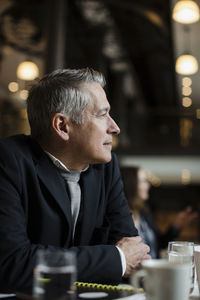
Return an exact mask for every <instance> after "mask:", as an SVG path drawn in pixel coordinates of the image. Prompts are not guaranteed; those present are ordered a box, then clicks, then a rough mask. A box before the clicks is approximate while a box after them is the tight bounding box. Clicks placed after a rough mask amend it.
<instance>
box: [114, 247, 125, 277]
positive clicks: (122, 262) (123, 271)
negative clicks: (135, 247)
mask: <svg viewBox="0 0 200 300" xmlns="http://www.w3.org/2000/svg"><path fill="white" fill-rule="evenodd" d="M116 248H117V249H118V251H119V254H120V258H121V264H122V276H123V275H124V274H125V272H126V258H125V255H124V252H123V251H122V250H121V249H120V248H119V247H118V246H116Z"/></svg>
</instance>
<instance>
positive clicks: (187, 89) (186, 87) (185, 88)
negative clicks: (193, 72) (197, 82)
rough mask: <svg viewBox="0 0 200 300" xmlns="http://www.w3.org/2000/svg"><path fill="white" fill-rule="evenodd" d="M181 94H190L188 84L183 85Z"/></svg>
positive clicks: (190, 90)
mask: <svg viewBox="0 0 200 300" xmlns="http://www.w3.org/2000/svg"><path fill="white" fill-rule="evenodd" d="M182 94H183V95H184V96H190V95H191V94H192V89H191V87H190V86H183V87H182Z"/></svg>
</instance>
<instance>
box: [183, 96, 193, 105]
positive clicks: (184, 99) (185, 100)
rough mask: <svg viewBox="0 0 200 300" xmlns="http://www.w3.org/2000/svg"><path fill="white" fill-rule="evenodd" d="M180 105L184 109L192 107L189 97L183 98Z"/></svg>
mask: <svg viewBox="0 0 200 300" xmlns="http://www.w3.org/2000/svg"><path fill="white" fill-rule="evenodd" d="M182 105H183V106H184V107H190V106H191V105H192V99H191V98H189V97H183V99H182Z"/></svg>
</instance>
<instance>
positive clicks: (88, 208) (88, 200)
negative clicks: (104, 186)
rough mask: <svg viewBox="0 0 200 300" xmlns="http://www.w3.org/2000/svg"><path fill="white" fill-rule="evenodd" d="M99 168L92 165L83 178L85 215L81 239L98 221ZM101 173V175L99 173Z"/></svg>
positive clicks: (82, 191)
mask: <svg viewBox="0 0 200 300" xmlns="http://www.w3.org/2000/svg"><path fill="white" fill-rule="evenodd" d="M99 172H100V171H99V169H98V168H95V167H90V168H89V170H88V171H86V173H85V174H84V173H83V174H82V178H81V194H82V201H83V206H82V207H83V208H82V209H83V217H82V222H81V229H80V236H81V241H82V242H83V243H84V241H83V239H85V237H88V236H89V235H90V230H92V228H94V226H92V223H96V216H97V212H98V207H99V201H98V199H99V198H100V193H101V175H100V174H99ZM98 174H99V175H98Z"/></svg>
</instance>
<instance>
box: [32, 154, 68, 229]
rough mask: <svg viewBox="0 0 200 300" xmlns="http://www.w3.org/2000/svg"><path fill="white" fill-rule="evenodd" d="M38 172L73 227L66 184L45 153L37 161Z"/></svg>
mask: <svg viewBox="0 0 200 300" xmlns="http://www.w3.org/2000/svg"><path fill="white" fill-rule="evenodd" d="M36 170H37V173H38V177H39V178H40V179H41V181H42V182H43V184H44V185H45V186H46V188H47V190H48V191H49V192H50V194H51V195H52V196H53V198H54V199H55V201H56V202H57V203H58V205H59V207H60V208H61V210H62V211H63V213H64V215H65V217H66V219H67V220H68V223H69V225H70V226H72V217H71V205H70V200H69V197H68V194H67V189H66V185H65V182H64V180H63V179H62V177H61V175H60V174H59V171H58V170H57V169H56V167H55V166H54V165H53V163H52V162H51V161H50V159H49V158H48V157H47V155H46V154H45V153H43V155H42V157H41V158H40V159H39V160H38V161H37V164H36Z"/></svg>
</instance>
